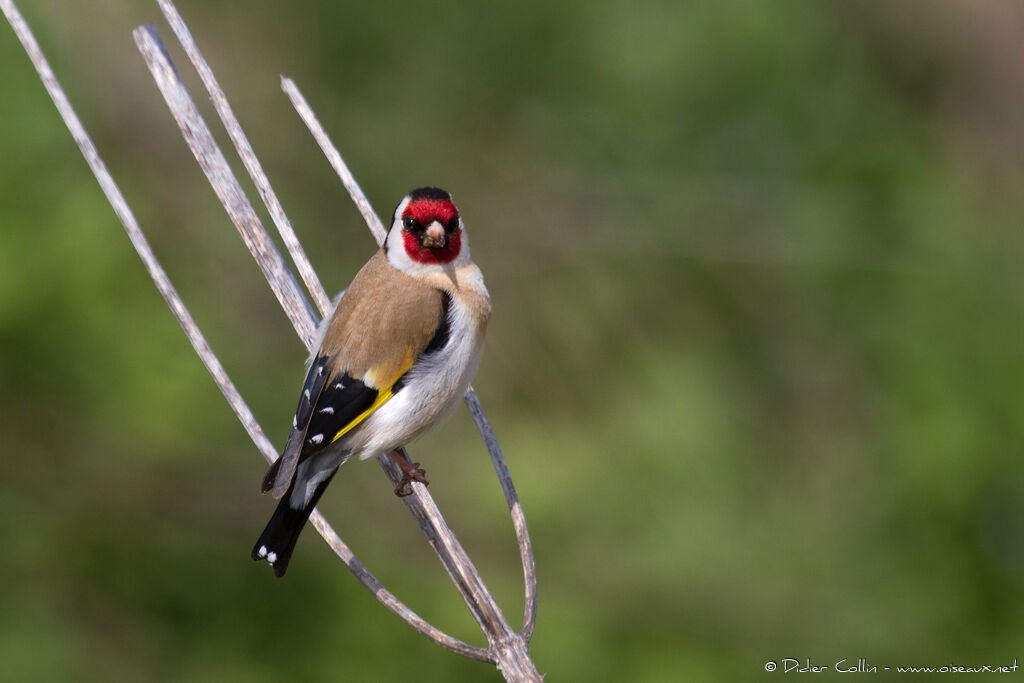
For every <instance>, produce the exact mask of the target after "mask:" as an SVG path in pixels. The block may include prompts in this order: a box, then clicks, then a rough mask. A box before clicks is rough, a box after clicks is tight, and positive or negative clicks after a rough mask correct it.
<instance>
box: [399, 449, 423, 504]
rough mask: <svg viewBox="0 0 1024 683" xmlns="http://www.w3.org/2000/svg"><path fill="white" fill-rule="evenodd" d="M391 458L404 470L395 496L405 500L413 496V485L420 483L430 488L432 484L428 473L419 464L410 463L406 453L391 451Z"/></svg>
mask: <svg viewBox="0 0 1024 683" xmlns="http://www.w3.org/2000/svg"><path fill="white" fill-rule="evenodd" d="M391 457H392V458H394V460H395V462H396V463H397V464H398V467H399V468H400V469H401V470H402V478H401V480H399V482H398V486H396V487H395V495H396V496H398V497H399V498H405V497H406V496H408V495H411V494H412V483H413V482H414V481H418V482H420V483H421V484H423V485H424V486H429V485H430V482H429V481H427V472H426V470H424V469H423V468H422V467H420V464H419V463H418V462H409V460H408V458H407V457H406V455H405V452H404V451H397V450H395V451H391Z"/></svg>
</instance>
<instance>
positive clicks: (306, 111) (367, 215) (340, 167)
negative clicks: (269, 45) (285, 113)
mask: <svg viewBox="0 0 1024 683" xmlns="http://www.w3.org/2000/svg"><path fill="white" fill-rule="evenodd" d="M281 89H282V90H284V92H285V94H286V95H288V98H289V99H290V100H291V101H292V106H294V107H295V111H297V112H298V113H299V116H300V117H301V118H302V120H303V122H305V124H306V127H307V128H309V132H310V133H312V134H313V138H314V139H315V140H316V142H317V144H318V145H320V149H322V150H323V152H324V155H325V156H326V157H327V160H328V161H329V162H331V166H332V167H333V168H334V172H335V173H337V174H338V177H339V178H340V179H341V184H342V185H344V186H345V189H346V190H348V194H349V196H350V197H351V198H352V201H353V202H354V203H355V205H356V208H358V209H359V213H361V214H362V215H363V220H364V221H366V227H368V228H369V229H370V233H371V234H373V239H375V240H377V244H384V238H385V237H387V230H385V229H384V225H383V224H382V223H381V222H380V218H378V217H377V212H376V211H374V210H373V207H372V206H370V201H369V200H368V199H367V198H366V195H365V194H363V189H362V188H361V187H359V183H357V182H356V178H355V176H353V175H352V171H350V170H348V165H347V164H345V160H344V159H342V158H341V154H339V153H338V150H337V149H336V148H335V147H334V145H333V144H332V143H331V138H330V137H328V135H327V132H326V131H325V130H324V127H323V126H321V125H320V121H319V120H318V119H317V118H316V114H314V113H313V110H312V109H311V108H310V107H309V103H307V102H306V98H305V97H303V96H302V93H301V92H299V89H298V88H297V87H295V83H293V82H292V79H290V78H286V77H285V76H281Z"/></svg>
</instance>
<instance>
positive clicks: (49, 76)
mask: <svg viewBox="0 0 1024 683" xmlns="http://www.w3.org/2000/svg"><path fill="white" fill-rule="evenodd" d="M0 7H2V8H3V12H4V14H5V15H6V16H7V21H8V22H9V23H10V24H11V27H12V28H13V29H14V32H15V33H16V34H17V36H18V39H19V40H20V41H21V44H22V45H23V46H24V47H25V51H26V52H27V53H28V56H29V58H30V59H31V60H32V64H33V65H34V66H35V68H36V71H37V72H38V74H39V78H40V79H41V80H42V81H43V85H44V86H45V87H46V91H47V92H48V93H49V94H50V97H51V98H52V99H53V103H54V104H55V105H56V107H57V111H58V112H59V113H60V115H61V118H62V119H64V124H65V125H66V126H67V127H68V130H69V131H71V136H72V137H73V138H74V139H75V142H76V143H78V147H79V149H81V150H82V155H83V156H84V157H85V160H86V162H87V163H88V164H89V168H90V169H92V172H93V175H95V176H96V180H97V181H99V184H100V187H101V188H102V189H103V193H104V194H105V195H106V196H107V200H108V201H109V202H110V205H111V207H113V209H114V213H116V214H117V217H118V218H119V219H120V220H121V223H122V225H124V229H125V231H126V232H127V233H128V238H129V239H130V240H131V242H132V245H133V246H134V247H135V250H136V251H137V252H138V254H139V258H141V259H142V263H143V264H144V265H145V266H146V270H147V271H149V275H150V277H151V278H152V279H153V282H154V283H155V284H156V287H157V289H158V290H159V291H160V294H161V295H162V296H163V298H164V300H165V301H166V302H167V305H168V306H170V308H171V311H172V312H173V313H174V317H175V318H177V319H178V322H179V323H181V327H182V329H183V330H184V331H185V334H186V336H188V339H189V341H190V342H191V343H192V347H193V348H194V349H195V350H196V353H197V354H199V357H200V358H201V359H202V361H203V364H205V365H206V368H207V369H208V370H209V371H210V374H211V375H212V376H213V380H214V381H215V382H216V383H217V386H218V387H220V390H221V392H222V393H223V394H224V398H225V399H227V401H228V403H229V404H230V405H231V407H232V408H233V409H234V411H235V414H236V415H238V419H239V420H241V422H242V425H243V426H244V427H245V430H246V431H247V432H248V433H249V436H250V437H251V438H252V440H253V442H254V443H255V444H256V447H257V448H259V450H260V452H262V453H263V455H264V456H265V457H268V458H269V459H271V460H273V459H274V458H276V457H277V449H276V448H274V445H273V444H272V443H271V442H270V439H268V438H267V436H266V434H264V433H263V430H262V429H261V428H260V425H259V423H258V422H257V421H256V418H255V416H254V415H253V414H252V411H250V410H249V407H248V406H247V405H246V403H245V401H244V400H243V399H242V395H241V394H240V393H239V392H238V390H237V389H236V388H235V386H234V384H232V382H231V380H230V379H229V378H228V375H227V372H226V371H225V370H224V367H223V366H222V365H221V364H220V361H218V360H217V357H216V356H215V355H214V354H213V351H212V349H211V348H210V345H209V344H208V343H207V341H206V338H205V337H204V336H203V333H202V332H201V331H200V330H199V326H198V325H196V322H195V320H194V319H193V318H192V315H191V314H190V313H189V312H188V309H187V308H186V307H185V304H184V303H183V302H182V300H181V297H180V296H179V295H178V292H177V290H176V289H175V288H174V285H172V284H171V281H170V278H168V277H167V273H166V272H165V271H164V269H163V268H162V267H161V266H160V263H159V262H158V261H157V259H156V256H155V255H154V254H153V250H152V248H150V246H149V241H148V240H147V239H146V236H145V235H144V234H143V232H142V229H141V228H140V227H139V223H138V221H137V220H136V219H135V214H134V213H132V210H131V208H130V207H129V206H128V202H127V201H126V200H125V198H124V195H123V194H121V190H120V188H119V187H118V186H117V183H116V182H115V181H114V178H113V176H111V174H110V171H109V170H108V169H107V165H106V164H105V163H104V162H103V159H102V158H100V155H99V152H98V151H97V150H96V146H95V145H94V144H93V142H92V139H91V138H90V137H89V134H88V133H86V131H85V127H84V126H83V125H82V122H81V120H80V119H79V118H78V115H77V114H75V110H74V109H73V108H72V106H71V102H70V101H69V100H68V98H67V95H65V94H64V90H63V88H61V85H60V83H59V82H58V81H57V77H56V75H54V73H53V70H52V69H51V68H50V64H49V63H48V62H47V61H46V57H45V56H44V55H43V53H42V50H40V49H39V44H38V43H37V42H36V39H35V37H34V36H33V35H32V32H31V30H30V29H29V27H28V25H27V24H26V23H25V20H24V18H23V17H22V16H21V14H20V13H19V12H18V10H17V8H16V7H15V6H14V2H12V0H0Z"/></svg>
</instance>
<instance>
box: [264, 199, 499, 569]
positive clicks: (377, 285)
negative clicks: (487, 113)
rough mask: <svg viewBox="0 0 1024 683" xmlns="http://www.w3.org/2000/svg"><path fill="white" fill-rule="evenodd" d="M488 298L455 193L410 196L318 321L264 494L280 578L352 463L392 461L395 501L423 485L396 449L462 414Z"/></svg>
mask: <svg viewBox="0 0 1024 683" xmlns="http://www.w3.org/2000/svg"><path fill="white" fill-rule="evenodd" d="M490 312H491V300H490V297H489V296H488V294H487V288H486V287H484V279H483V275H482V274H481V272H480V269H479V268H477V266H476V265H475V264H474V263H473V262H472V261H471V260H470V256H469V243H468V241H467V239H466V233H465V231H464V230H463V225H462V219H461V218H460V217H459V211H458V209H457V208H456V207H455V203H454V202H453V201H452V198H451V195H450V194H448V193H447V192H445V191H444V190H440V189H438V188H435V187H424V188H420V189H417V190H413V191H412V192H410V193H409V194H408V195H406V196H405V198H403V199H402V201H401V202H400V203H399V204H398V207H397V208H396V209H395V213H394V217H393V219H392V223H391V229H390V230H389V231H388V234H387V238H386V239H385V241H384V245H383V246H382V247H381V248H380V250H379V251H378V252H377V253H376V254H375V255H374V256H373V257H372V258H371V259H370V260H369V261H368V262H367V263H366V265H364V266H363V267H362V269H361V270H360V271H359V272H358V273H357V274H356V276H355V279H353V280H352V283H351V284H350V285H349V286H348V288H347V289H346V290H345V291H344V292H342V294H341V296H340V297H339V299H338V301H337V303H336V304H335V309H334V314H333V315H332V316H331V317H330V318H328V319H325V321H324V323H322V324H321V327H320V330H319V334H320V341H319V344H318V350H317V351H316V352H315V353H313V354H312V355H311V356H310V366H309V372H308V374H307V375H306V382H305V384H304V385H303V387H302V395H301V396H300V397H299V407H298V409H297V410H296V412H295V419H294V420H293V421H292V430H291V433H290V434H289V436H288V441H287V443H286V444H285V447H284V452H283V453H282V455H281V457H280V458H279V459H278V460H277V461H276V462H275V463H274V464H273V465H272V466H271V468H270V471H268V472H267V475H266V477H265V478H264V480H263V487H262V490H263V491H264V492H266V491H273V494H274V497H275V498H281V502H280V503H279V504H278V506H277V510H276V511H275V512H274V515H273V516H272V517H271V518H270V522H269V523H268V524H267V528H266V529H265V530H264V531H263V534H262V535H261V536H260V538H259V540H258V541H256V545H255V547H254V548H253V551H252V557H253V559H254V560H266V561H267V562H269V563H270V564H271V565H272V566H273V567H274V574H276V575H277V576H279V577H280V576H283V575H284V573H285V570H286V569H287V568H288V561H289V560H290V559H291V555H292V551H293V550H294V549H295V542H296V541H297V540H298V538H299V533H300V532H301V531H302V528H303V526H305V524H306V520H307V519H308V518H309V515H310V513H311V512H312V511H313V508H314V506H315V505H316V503H317V501H318V500H319V499H320V496H321V495H322V494H323V492H324V489H326V488H327V485H328V484H329V483H330V481H331V478H332V477H333V476H334V474H335V472H337V470H338V467H340V466H341V465H342V464H344V463H345V461H347V460H348V459H349V458H350V457H352V456H353V455H358V456H359V457H360V458H361V459H365V458H369V457H371V456H375V455H378V454H381V453H390V454H391V455H392V457H394V458H395V460H396V461H397V462H398V463H399V465H400V466H401V467H402V470H403V473H404V475H403V478H402V482H401V483H400V484H399V485H398V487H397V488H396V489H395V493H396V494H398V495H406V494H407V493H411V481H413V480H416V481H421V482H423V483H424V484H425V483H427V482H426V479H425V478H424V472H423V470H421V469H419V464H418V463H409V462H408V461H407V460H406V459H405V458H404V457H403V456H404V453H401V454H400V453H399V452H397V450H396V449H399V448H400V447H402V446H404V445H405V444H408V443H409V442H410V441H412V440H413V439H415V438H417V437H419V436H421V435H422V434H423V433H425V432H426V431H428V430H429V429H431V428H432V427H433V426H434V425H436V424H438V423H439V422H441V421H442V420H444V419H445V418H446V417H447V416H448V415H449V414H451V412H452V411H453V410H454V409H455V407H456V405H457V404H458V401H459V399H460V398H462V397H463V395H465V393H466V390H467V389H468V388H469V383H470V380H471V379H472V377H473V374H474V373H475V372H476V369H477V366H478V365H479V363H480V354H481V352H482V350H483V343H484V333H485V331H486V328H487V320H488V318H489V316H490Z"/></svg>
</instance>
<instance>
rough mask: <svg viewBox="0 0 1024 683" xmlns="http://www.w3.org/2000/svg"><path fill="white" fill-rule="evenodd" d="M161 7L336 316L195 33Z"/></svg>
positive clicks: (311, 288)
mask: <svg viewBox="0 0 1024 683" xmlns="http://www.w3.org/2000/svg"><path fill="white" fill-rule="evenodd" d="M157 4H158V5H160V9H161V11H163V13H164V17H166V18H167V23H169V24H170V25H171V29H172V30H173V31H174V35H176V36H177V37H178V42H179V43H181V47H182V48H183V49H184V50H185V54H186V55H188V58H189V60H190V61H191V62H192V66H194V67H195V69H196V72H197V73H198V74H199V79H200V80H201V81H202V82H203V85H204V86H205V87H206V92H208V93H209V95H210V100H211V101H212V102H213V106H214V109H216V110H217V115H218V116H220V120H221V122H222V123H223V124H224V128H226V129H227V131H228V135H229V136H230V138H231V142H232V144H234V146H235V150H237V151H238V156H239V157H240V158H241V159H242V163H243V164H244V165H245V170H246V171H248V173H249V177H250V178H252V181H253V183H255V185H256V189H257V190H258V191H259V193H260V197H262V198H263V203H264V205H265V206H266V207H267V210H268V211H269V212H270V217H271V218H273V220H274V225H276V226H277V231H278V233H279V234H280V235H281V239H282V240H283V241H284V244H285V247H286V248H287V249H288V253H289V254H291V256H292V261H293V262H294V263H295V267H296V269H298V271H299V275H300V276H301V277H302V281H303V282H304V283H305V284H306V290H307V291H308V292H309V294H310V296H312V297H313V301H314V302H315V303H316V307H317V309H318V310H319V311H320V315H321V317H327V316H329V315H330V314H331V312H332V308H331V300H330V298H328V296H327V293H326V292H325V291H324V288H323V285H321V284H320V278H319V277H317V274H316V271H315V270H313V266H312V264H311V263H310V262H309V258H307V257H306V252H305V251H304V250H303V249H302V244H300V243H299V239H298V237H296V236H295V230H293V229H292V224H291V221H289V220H288V216H286V215H285V213H284V208H283V207H282V206H281V202H280V201H279V200H278V199H277V193H275V192H274V188H273V187H271V186H270V181H269V180H268V179H267V175H266V173H264V172H263V166H262V165H261V164H260V162H259V159H257V158H256V153H255V152H254V151H253V149H252V145H250V144H249V138H248V137H246V135H245V132H244V131H243V130H242V127H241V125H239V123H238V119H237V118H235V114H234V112H233V111H232V110H231V105H230V104H228V100H227V97H226V96H225V95H224V91H223V90H222V89H221V87H220V84H219V83H217V79H216V77H214V75H213V70H212V69H210V65H209V64H207V63H206V59H205V58H204V57H203V54H202V53H201V52H200V51H199V47H198V46H197V45H196V42H195V40H193V38H192V33H191V32H190V31H189V30H188V26H186V25H185V22H184V21H183V20H182V18H181V15H180V14H178V10H177V8H176V7H175V6H174V4H173V3H171V2H169V1H168V0H157Z"/></svg>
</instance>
